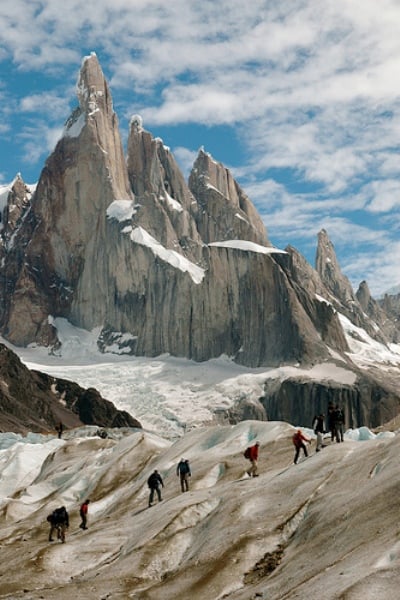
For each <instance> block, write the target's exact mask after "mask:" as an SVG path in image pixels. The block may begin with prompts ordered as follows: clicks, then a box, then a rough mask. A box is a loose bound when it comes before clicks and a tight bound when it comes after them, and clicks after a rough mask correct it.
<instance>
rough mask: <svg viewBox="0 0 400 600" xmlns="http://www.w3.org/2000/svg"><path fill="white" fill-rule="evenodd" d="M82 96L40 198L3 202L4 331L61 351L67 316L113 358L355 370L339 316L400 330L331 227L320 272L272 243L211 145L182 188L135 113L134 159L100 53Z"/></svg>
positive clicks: (379, 329)
mask: <svg viewBox="0 0 400 600" xmlns="http://www.w3.org/2000/svg"><path fill="white" fill-rule="evenodd" d="M77 96H78V106H77V108H76V109H75V110H74V111H73V112H72V114H71V115H70V117H69V118H68V119H67V121H66V124H65V129H64V133H63V136H62V137H61V139H60V140H59V141H58V143H57V145H56V147H55V149H54V151H53V153H52V154H51V155H50V156H49V157H48V159H47V161H46V164H45V166H44V168H43V170H42V173H41V175H40V179H39V182H38V185H37V187H36V190H35V191H34V193H33V195H32V193H31V192H30V190H29V189H28V188H27V186H26V185H25V184H24V182H23V181H22V179H21V178H20V177H17V178H16V180H15V181H14V184H13V186H12V189H11V191H10V192H9V194H8V196H7V201H6V202H5V203H4V207H3V205H2V219H1V229H0V258H1V263H0V296H1V308H0V333H1V334H2V335H3V336H4V337H5V338H6V339H8V340H9V341H10V342H12V343H13V344H15V345H17V346H25V345H27V344H30V343H32V342H35V343H38V344H41V345H45V346H49V347H51V348H55V347H57V346H59V345H60V340H59V338H58V335H57V325H56V324H57V318H64V319H67V320H68V321H69V322H70V323H72V324H73V325H74V326H76V327H79V328H82V329H85V330H90V331H97V332H98V345H99V348H100V349H101V350H102V351H104V352H108V351H113V352H114V351H117V352H124V353H130V354H134V355H146V356H157V355H160V354H163V353H169V354H171V355H174V356H182V357H186V358H190V359H193V360H195V361H205V360H208V359H210V358H214V357H218V356H220V355H221V354H224V355H228V356H229V357H231V358H232V359H233V360H235V361H236V362H238V363H241V364H243V365H245V366H249V367H258V366H278V365H281V364H285V363H291V364H292V363H300V364H308V365H312V364H315V363H318V362H322V361H324V360H327V359H328V358H331V357H332V352H334V353H337V356H338V357H339V358H340V360H344V361H346V362H347V363H349V364H351V359H350V358H349V356H348V352H349V345H348V341H347V339H346V335H345V333H344V330H343V326H342V323H341V315H344V316H345V317H346V318H347V319H348V320H349V321H350V322H351V323H353V324H354V325H356V326H357V327H360V328H363V329H364V330H365V331H366V332H367V333H368V335H369V336H370V337H371V338H373V339H375V340H377V341H378V342H380V343H382V344H388V343H389V342H391V341H395V340H396V339H398V332H399V321H398V319H397V320H396V316H395V312H396V309H395V308H394V309H393V310H392V312H391V313H390V315H389V314H388V312H387V311H385V309H384V308H383V307H382V306H381V307H379V306H378V305H376V304H374V302H373V301H372V299H371V298H370V295H369V292H368V291H367V289H366V287H365V286H363V288H362V289H361V290H360V291H359V293H358V294H357V295H354V293H353V291H352V288H351V285H350V283H349V281H348V280H347V278H346V277H345V276H344V275H343V274H342V273H341V270H340V266H339V264H338V261H337V259H336V256H335V252H334V248H333V245H332V243H331V242H330V240H329V238H328V235H327V233H326V232H325V231H322V232H320V234H319V236H318V247H317V257H316V269H313V268H312V267H311V266H310V265H309V264H308V263H307V262H306V261H305V259H304V258H303V257H302V256H301V255H300V254H299V253H298V252H297V251H296V250H295V249H294V248H292V247H290V246H289V247H288V248H287V249H286V250H285V251H281V250H277V249H276V248H274V247H273V246H272V245H271V243H270V241H269V239H268V235H267V232H266V230H265V227H264V224H263V222H262V220H261V218H260V216H259V215H258V213H257V211H256V209H255V207H254V205H253V204H252V202H251V201H250V199H249V198H248V197H247V196H246V194H245V193H244V191H243V190H242V189H241V188H240V186H239V184H238V183H237V182H236V181H235V180H234V178H233V177H232V175H231V173H230V172H229V170H228V169H226V168H225V167H224V166H223V165H222V164H221V163H218V162H217V161H215V160H214V159H213V158H212V157H211V156H210V155H209V154H208V153H206V152H204V150H202V149H201V150H200V151H199V153H198V156H197V159H196V161H195V163H194V165H193V169H192V171H191V173H190V176H189V180H188V183H186V181H185V179H184V177H183V176H182V174H181V172H180V170H179V168H178V165H177V163H176V161H175V159H174V157H173V155H172V154H171V152H170V150H169V148H168V147H166V146H165V145H164V144H163V142H162V140H160V139H159V138H154V137H153V136H152V134H151V133H149V132H148V131H146V130H145V129H144V128H143V124H142V120H141V118H140V117H139V116H135V117H133V118H132V119H131V123H130V130H129V136H128V141H127V157H126V158H125V156H124V152H123V149H122V143H121V136H120V132H119V127H118V119H117V116H116V114H115V113H114V111H113V106H112V98H111V93H110V90H109V87H108V84H107V82H106V80H105V78H104V75H103V73H102V70H101V67H100V65H99V63H98V60H97V57H96V56H95V55H94V54H91V55H90V56H88V57H86V58H85V59H84V60H83V62H82V66H81V70H80V74H79V78H78V85H77ZM396 336H397V337H396ZM271 401H272V400H271ZM393 402H397V400H394V401H393Z"/></svg>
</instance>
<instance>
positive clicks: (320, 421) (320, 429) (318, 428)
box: [313, 415, 325, 433]
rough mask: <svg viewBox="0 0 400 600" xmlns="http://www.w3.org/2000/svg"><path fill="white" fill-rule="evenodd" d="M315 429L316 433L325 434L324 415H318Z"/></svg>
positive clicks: (314, 423) (315, 418)
mask: <svg viewBox="0 0 400 600" xmlns="http://www.w3.org/2000/svg"><path fill="white" fill-rule="evenodd" d="M313 429H314V433H317V432H319V433H325V423H324V417H323V416H322V415H318V416H316V417H314V419H313Z"/></svg>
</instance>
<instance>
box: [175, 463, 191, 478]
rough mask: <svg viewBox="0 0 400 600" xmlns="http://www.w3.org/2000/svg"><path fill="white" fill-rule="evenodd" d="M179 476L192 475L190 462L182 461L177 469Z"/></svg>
mask: <svg viewBox="0 0 400 600" xmlns="http://www.w3.org/2000/svg"><path fill="white" fill-rule="evenodd" d="M176 474H177V475H191V472H190V465H189V461H188V460H181V461H180V462H179V464H178V466H177V467H176Z"/></svg>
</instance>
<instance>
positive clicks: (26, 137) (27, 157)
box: [18, 120, 63, 164]
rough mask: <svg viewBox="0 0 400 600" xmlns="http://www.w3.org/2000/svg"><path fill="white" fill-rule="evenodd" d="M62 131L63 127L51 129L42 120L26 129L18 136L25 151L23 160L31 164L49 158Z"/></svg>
mask: <svg viewBox="0 0 400 600" xmlns="http://www.w3.org/2000/svg"><path fill="white" fill-rule="evenodd" d="M62 131H63V128H62V127H51V126H49V125H48V124H47V123H45V122H44V121H40V120H37V121H35V123H34V124H32V125H31V126H30V127H26V128H25V129H24V131H22V132H21V133H20V134H19V135H18V137H19V140H20V142H21V144H22V149H23V154H22V160H23V161H24V162H25V163H27V164H31V163H36V162H37V161H38V160H39V159H41V158H43V157H45V156H47V155H48V154H49V153H50V152H52V151H53V150H54V148H55V145H56V143H57V142H58V140H59V139H60V137H61V134H62Z"/></svg>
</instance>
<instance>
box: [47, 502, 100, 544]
mask: <svg viewBox="0 0 400 600" xmlns="http://www.w3.org/2000/svg"><path fill="white" fill-rule="evenodd" d="M89 503H90V499H89V498H88V499H87V500H85V502H83V503H82V504H81V506H80V508H79V514H80V517H81V523H80V525H79V527H80V528H81V529H87V514H88V508H89ZM47 521H48V522H49V523H50V531H49V542H53V541H54V538H53V535H54V534H57V539H58V540H60V541H61V543H63V544H64V542H65V534H66V531H67V529H68V528H69V514H68V512H67V509H66V508H65V506H61V507H60V508H56V509H55V510H53V512H52V513H51V514H49V515H48V517H47Z"/></svg>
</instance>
